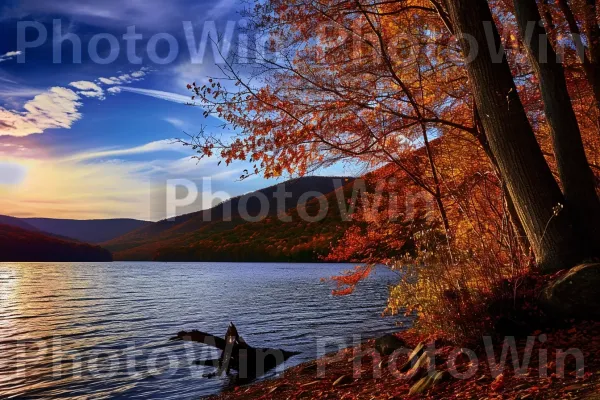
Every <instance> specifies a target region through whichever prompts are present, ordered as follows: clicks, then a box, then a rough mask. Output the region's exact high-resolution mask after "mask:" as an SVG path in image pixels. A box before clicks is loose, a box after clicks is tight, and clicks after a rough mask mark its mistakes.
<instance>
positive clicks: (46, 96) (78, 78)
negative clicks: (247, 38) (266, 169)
mask: <svg viewBox="0 0 600 400" xmlns="http://www.w3.org/2000/svg"><path fill="white" fill-rule="evenodd" d="M238 3H239V2H237V1H235V0H212V1H207V0H193V1H192V0H170V1H159V0H118V1H117V0H103V1H97V0H62V1H48V0H2V2H0V38H1V39H0V40H1V41H0V214H6V215H12V216H18V217H50V218H74V219H96V218H138V219H144V220H159V219H163V218H165V217H166V216H170V215H167V210H166V207H165V203H166V198H167V197H166V196H167V195H169V191H168V190H167V187H168V182H171V184H173V182H172V180H173V179H179V180H182V179H185V180H189V181H191V182H194V184H195V185H196V190H197V191H198V192H199V193H209V192H210V193H214V192H217V191H220V192H224V193H225V194H222V195H221V197H226V195H229V196H234V195H239V194H242V193H247V192H249V191H252V190H256V189H259V188H261V187H265V186H269V185H271V184H274V183H276V182H272V181H265V180H264V179H263V178H260V177H253V178H249V179H246V180H243V181H240V180H239V176H240V175H241V173H242V171H243V170H244V169H246V168H247V167H248V166H247V165H244V163H234V164H232V165H230V166H225V163H222V164H221V165H220V166H219V165H218V160H217V159H203V160H201V161H198V160H195V159H192V157H191V156H192V155H193V152H192V151H191V150H190V149H189V148H186V147H183V146H182V145H180V144H178V143H176V142H175V139H177V138H185V137H186V134H195V133H197V132H198V131H199V130H200V129H201V127H202V126H204V129H206V130H216V129H219V126H220V125H221V124H222V121H219V120H217V119H215V118H213V117H209V118H206V119H205V118H204V117H203V109H202V107H201V106H189V105H186V103H189V102H190V93H189V92H188V90H187V89H186V85H187V84H188V83H191V82H196V83H199V84H201V83H203V82H206V81H207V80H208V79H209V77H210V76H218V74H219V69H218V66H217V65H216V64H215V62H218V61H219V54H218V53H219V52H223V53H224V52H226V51H227V47H220V50H219V51H218V52H215V51H213V47H214V45H215V39H216V37H217V35H218V37H220V38H224V40H221V42H220V44H219V45H220V46H223V44H224V46H227V44H230V43H234V42H235V40H236V37H238V36H237V35H239V34H240V32H239V26H240V24H242V23H243V22H240V20H241V17H240V13H239V11H240V10H239V8H238V6H237V5H236V4H238ZM335 172H340V171H338V170H335ZM206 177H210V178H211V181H210V182H211V187H210V188H208V187H207V184H206V181H205V180H203V178H206ZM203 182H204V183H203ZM187 190H188V189H184V188H183V187H180V188H179V189H178V190H177V191H175V192H171V193H176V196H179V197H182V196H186V195H187V194H188V192H187ZM171 196H172V195H171ZM200 197H201V196H200ZM189 199H190V201H191V198H189ZM183 203H184V202H182V204H183ZM202 208H205V207H203V205H202V203H201V201H195V202H193V203H191V204H188V205H186V206H185V207H183V206H182V207H179V208H178V209H177V211H176V213H177V214H182V213H185V212H191V211H195V210H198V209H202Z"/></svg>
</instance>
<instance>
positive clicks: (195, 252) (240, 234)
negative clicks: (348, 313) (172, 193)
mask: <svg viewBox="0 0 600 400" xmlns="http://www.w3.org/2000/svg"><path fill="white" fill-rule="evenodd" d="M354 180H355V178H350V177H304V178H298V179H294V180H290V181H287V182H283V183H280V184H278V185H273V186H270V187H267V188H264V189H261V190H258V191H256V192H252V193H248V194H246V195H243V196H238V197H235V198H232V199H230V200H228V201H226V202H223V203H221V204H219V205H217V206H216V207H213V208H212V209H210V211H209V212H206V211H200V212H196V213H192V214H187V215H183V216H180V217H177V218H175V219H174V220H172V221H168V220H163V221H159V222H156V223H154V224H151V225H148V226H146V227H143V228H140V229H138V230H136V231H133V232H130V233H128V234H126V235H124V236H122V237H119V238H116V239H113V240H111V241H108V242H105V243H103V244H102V245H103V246H104V247H106V248H107V249H109V250H111V251H112V252H113V256H114V257H115V259H117V260H131V261H133V260H147V261H149V260H161V261H318V259H319V256H320V255H321V253H326V252H327V250H328V249H329V247H330V245H331V241H333V240H336V238H339V237H341V235H342V234H343V232H344V231H345V228H344V224H343V223H342V222H341V217H340V215H339V212H338V213H336V211H337V210H338V209H339V207H337V197H336V194H335V193H336V190H344V191H347V190H350V191H351V185H352V183H353V182H354ZM342 185H343V186H342ZM278 188H279V189H280V190H283V189H285V191H286V192H287V193H288V196H289V197H287V198H286V199H285V203H284V204H283V206H282V207H281V208H282V210H278V207H277V201H276V199H275V198H274V194H275V193H276V192H277V190H278ZM309 192H312V194H314V196H312V197H311V198H307V193H309ZM349 195H350V194H348V196H349ZM257 196H258V197H262V198H263V199H267V200H268V202H267V203H265V205H264V210H263V214H264V215H265V217H266V218H264V219H262V220H261V221H259V222H249V221H246V220H245V219H244V218H242V215H241V214H240V210H239V207H240V205H242V206H243V205H244V204H246V207H245V209H246V210H247V213H248V214H249V215H250V216H257V215H258V214H259V213H260V211H261V204H260V200H259V199H258V197H257ZM319 198H322V200H319ZM307 200H308V201H307ZM320 201H325V202H326V203H327V205H328V206H327V208H328V210H329V211H328V213H327V215H326V216H325V217H324V218H323V219H322V220H321V221H318V222H312V223H311V222H307V221H305V220H304V219H303V218H301V217H300V215H299V213H305V212H306V213H308V215H316V214H317V213H318V207H319V204H320ZM229 207H231V211H232V212H231V218H229V219H226V218H223V216H224V215H227V210H228V209H229ZM242 208H243V209H244V207H242ZM281 211H285V212H286V213H287V214H289V216H290V217H291V218H292V222H283V221H281V220H280V219H279V218H278V217H277V215H278V213H279V212H281ZM311 212H312V213H313V214H311ZM209 215H210V218H208V216H209ZM317 250H318V251H317Z"/></svg>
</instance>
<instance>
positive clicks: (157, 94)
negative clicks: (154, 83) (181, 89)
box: [108, 86, 192, 104]
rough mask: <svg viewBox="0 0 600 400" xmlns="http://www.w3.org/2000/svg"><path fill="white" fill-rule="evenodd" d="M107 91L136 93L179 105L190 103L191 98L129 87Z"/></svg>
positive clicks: (118, 87) (119, 87)
mask: <svg viewBox="0 0 600 400" xmlns="http://www.w3.org/2000/svg"><path fill="white" fill-rule="evenodd" d="M108 91H109V92H112V93H120V92H122V91H124V92H131V93H137V94H141V95H144V96H150V97H155V98H157V99H161V100H167V101H172V102H174V103H181V104H190V103H192V98H191V96H184V95H182V94H178V93H172V92H165V91H162V90H153V89H142V88H135V87H130V86H117V87H113V88H110V89H109V90H108Z"/></svg>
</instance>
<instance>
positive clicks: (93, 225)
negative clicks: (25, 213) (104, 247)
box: [0, 217, 151, 243]
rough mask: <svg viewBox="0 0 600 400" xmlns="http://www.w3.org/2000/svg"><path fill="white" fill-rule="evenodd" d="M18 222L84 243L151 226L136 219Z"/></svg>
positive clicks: (36, 219)
mask: <svg viewBox="0 0 600 400" xmlns="http://www.w3.org/2000/svg"><path fill="white" fill-rule="evenodd" d="M9 218H12V217H9ZM19 220H20V221H22V222H23V223H25V224H27V225H29V226H31V227H33V228H34V230H39V231H42V232H45V233H50V234H52V235H57V236H61V237H65V238H72V239H75V240H79V241H81V242H86V243H101V242H106V241H108V240H111V239H114V238H116V237H119V236H122V235H124V234H126V233H128V232H131V231H133V230H136V229H139V228H141V227H144V226H147V225H149V224H151V222H147V221H140V220H136V219H92V220H75V219H52V218H19ZM1 222H2V221H1V220H0V223H1ZM25 229H27V228H25ZM30 230H31V229H30Z"/></svg>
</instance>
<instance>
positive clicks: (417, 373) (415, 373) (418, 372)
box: [408, 352, 430, 381]
mask: <svg viewBox="0 0 600 400" xmlns="http://www.w3.org/2000/svg"><path fill="white" fill-rule="evenodd" d="M429 364H430V360H429V354H427V353H425V352H423V353H421V357H419V359H418V360H417V362H416V363H415V365H413V366H412V368H411V369H410V370H409V371H408V376H409V379H410V380H411V381H416V380H418V379H419V378H421V377H422V376H424V375H426V374H427V371H428V370H429V366H430V365H429Z"/></svg>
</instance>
